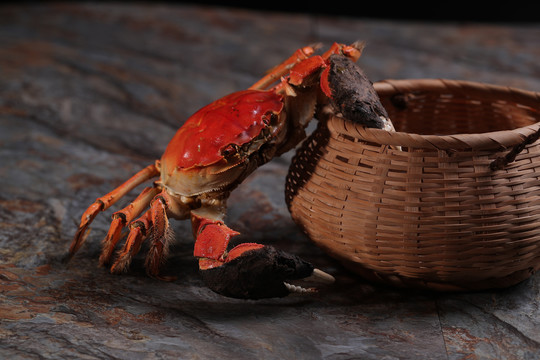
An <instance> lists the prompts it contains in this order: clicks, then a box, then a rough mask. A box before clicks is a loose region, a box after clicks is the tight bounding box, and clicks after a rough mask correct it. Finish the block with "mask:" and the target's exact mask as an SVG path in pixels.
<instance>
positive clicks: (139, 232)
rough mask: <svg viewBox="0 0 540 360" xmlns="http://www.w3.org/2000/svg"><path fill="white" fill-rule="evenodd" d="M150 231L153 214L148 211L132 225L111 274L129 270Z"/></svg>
mask: <svg viewBox="0 0 540 360" xmlns="http://www.w3.org/2000/svg"><path fill="white" fill-rule="evenodd" d="M150 229H151V214H150V211H146V212H145V213H144V214H143V215H142V216H141V217H140V218H138V219H137V220H135V221H134V222H132V223H131V225H130V230H129V234H128V236H127V239H126V242H125V244H124V247H123V248H122V250H121V251H119V253H118V256H117V258H116V260H115V261H114V263H113V264H112V266H111V273H113V274H119V273H122V272H125V271H126V270H127V268H128V267H129V264H130V263H131V260H132V259H133V257H134V256H135V255H136V254H137V253H138V252H139V250H140V248H141V244H142V243H143V241H144V239H145V238H146V234H147V232H148V231H149V230H150Z"/></svg>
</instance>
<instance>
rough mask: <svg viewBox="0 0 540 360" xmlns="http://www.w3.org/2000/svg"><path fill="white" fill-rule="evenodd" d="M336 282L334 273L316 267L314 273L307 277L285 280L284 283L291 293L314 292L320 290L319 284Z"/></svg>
mask: <svg viewBox="0 0 540 360" xmlns="http://www.w3.org/2000/svg"><path fill="white" fill-rule="evenodd" d="M334 282H335V279H334V277H333V276H332V275H330V274H327V273H325V272H324V271H322V270H319V269H314V270H313V273H312V274H311V275H310V276H308V277H306V278H303V279H299V280H294V281H284V282H283V284H284V285H285V287H286V288H287V290H288V291H289V293H291V294H313V293H316V292H318V291H319V286H325V285H330V284H333V283H334Z"/></svg>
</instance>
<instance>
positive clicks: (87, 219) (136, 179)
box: [68, 164, 159, 260]
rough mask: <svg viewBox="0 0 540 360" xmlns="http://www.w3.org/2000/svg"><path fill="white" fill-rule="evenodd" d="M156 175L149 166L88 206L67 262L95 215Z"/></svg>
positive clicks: (78, 245)
mask: <svg viewBox="0 0 540 360" xmlns="http://www.w3.org/2000/svg"><path fill="white" fill-rule="evenodd" d="M158 175H159V170H158V169H157V167H156V165H155V164H152V165H149V166H147V167H145V168H144V169H142V170H141V171H139V172H138V173H136V174H135V175H133V176H132V177H131V178H130V179H129V180H127V181H126V182H124V183H123V184H122V185H120V186H119V187H117V188H116V189H114V190H113V191H111V192H110V193H108V194H107V195H105V196H102V197H100V198H98V199H97V200H96V201H95V202H94V203H93V204H92V205H90V206H89V207H88V209H86V211H85V212H84V213H83V215H82V217H81V222H80V225H79V228H78V229H77V232H76V233H75V236H74V238H73V241H72V243H71V246H70V248H69V254H68V260H69V259H70V258H71V257H72V256H73V255H74V254H75V253H76V252H77V250H79V248H80V247H81V245H82V244H83V243H84V241H85V240H86V230H87V229H88V226H89V225H90V223H92V221H93V220H94V218H95V217H96V215H97V214H99V213H100V212H101V211H105V210H106V209H108V208H109V207H110V206H111V205H113V204H114V203H116V202H117V201H118V200H119V199H120V198H122V197H123V196H124V195H126V194H127V193H128V192H130V191H131V190H133V189H134V188H136V187H137V186H138V185H140V184H142V183H143V182H145V181H147V180H150V179H151V178H154V177H156V176H158Z"/></svg>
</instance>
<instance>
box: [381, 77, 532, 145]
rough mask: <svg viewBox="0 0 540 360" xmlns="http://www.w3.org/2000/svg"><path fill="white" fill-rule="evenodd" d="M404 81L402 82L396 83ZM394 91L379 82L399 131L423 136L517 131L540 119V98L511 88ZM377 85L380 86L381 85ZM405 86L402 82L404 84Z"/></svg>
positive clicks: (450, 88) (384, 102)
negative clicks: (539, 99) (539, 105)
mask: <svg viewBox="0 0 540 360" xmlns="http://www.w3.org/2000/svg"><path fill="white" fill-rule="evenodd" d="M396 83H397V84H400V82H396ZM396 83H392V89H391V91H385V90H384V88H385V85H387V84H382V86H381V85H380V84H379V89H378V90H381V91H379V95H380V97H381V101H382V103H383V106H384V107H385V108H386V110H387V111H388V114H389V116H390V118H391V119H392V121H393V123H394V126H395V127H396V130H397V131H400V132H408V133H415V134H421V135H453V134H474V133H486V132H492V131H504V130H513V129H516V128H520V127H524V126H528V125H532V124H534V123H536V122H538V120H539V119H540V113H539V109H538V99H535V98H534V97H531V96H530V94H529V93H526V94H521V93H515V92H511V91H510V90H508V88H502V87H501V88H498V87H494V86H492V87H490V88H489V89H487V88H480V89H479V88H478V85H476V84H471V85H469V86H467V84H465V85H464V84H463V83H460V86H452V84H451V83H450V84H448V83H446V84H445V86H436V87H430V86H422V85H420V86H416V87H414V88H410V87H407V86H404V88H403V89H399V88H398V89H396V86H395V84H396ZM375 85H376V88H377V84H375ZM400 85H401V84H400Z"/></svg>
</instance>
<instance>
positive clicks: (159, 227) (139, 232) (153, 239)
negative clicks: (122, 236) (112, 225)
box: [111, 191, 189, 281]
mask: <svg viewBox="0 0 540 360" xmlns="http://www.w3.org/2000/svg"><path fill="white" fill-rule="evenodd" d="M152 193H154V192H153V191H149V192H148V194H147V195H146V196H142V195H141V199H142V201H141V205H142V203H143V202H144V201H146V200H147V199H148V197H149V196H150V194H152ZM149 202H150V208H149V209H148V210H147V211H145V212H144V213H143V214H142V215H141V217H139V218H138V219H137V220H135V221H133V222H132V223H131V225H130V231H129V234H128V236H127V240H126V243H125V244H124V247H123V248H122V250H121V251H119V253H118V257H117V258H116V260H115V262H114V263H113V265H112V266H111V272H112V273H120V272H124V271H125V270H126V269H127V267H128V266H129V264H130V263H131V260H132V258H133V256H135V255H136V254H137V252H138V251H139V249H140V247H141V244H142V242H143V241H144V240H145V239H146V238H148V237H149V238H150V250H149V252H148V255H147V257H146V261H145V267H146V271H147V273H148V275H150V276H152V277H155V278H158V279H160V280H165V281H171V280H174V279H175V278H174V277H169V276H163V275H160V273H159V271H160V267H161V265H162V264H163V262H164V261H165V259H166V257H167V255H168V252H169V246H170V243H171V241H172V240H173V233H172V229H171V227H170V225H169V215H172V216H174V217H176V218H179V219H185V218H186V217H187V216H188V214H189V209H188V208H187V207H181V206H179V205H178V204H176V203H175V201H174V200H173V199H171V197H170V195H169V194H168V193H167V192H166V191H161V192H159V193H158V194H157V195H155V196H154V197H153V198H152V199H151V201H149Z"/></svg>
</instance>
